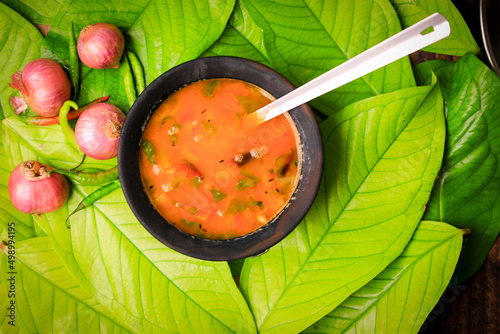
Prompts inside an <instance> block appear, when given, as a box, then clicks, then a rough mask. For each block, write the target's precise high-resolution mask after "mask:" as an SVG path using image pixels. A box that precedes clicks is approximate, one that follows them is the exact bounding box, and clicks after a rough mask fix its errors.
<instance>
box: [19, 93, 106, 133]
mask: <svg viewBox="0 0 500 334" xmlns="http://www.w3.org/2000/svg"><path fill="white" fill-rule="evenodd" d="M108 100H109V95H107V96H103V97H100V98H98V99H95V100H94V101H91V102H89V103H87V104H86V105H84V106H83V107H80V108H79V109H78V110H71V111H70V112H68V121H72V120H74V119H77V118H78V117H80V115H81V114H82V113H83V112H84V111H85V110H86V109H88V108H89V107H91V106H93V105H94V104H97V103H101V102H106V101H108ZM26 121H27V122H28V124H30V125H40V126H47V125H53V124H59V115H57V116H53V117H43V116H28V117H27V118H26Z"/></svg>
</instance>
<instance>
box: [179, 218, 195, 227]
mask: <svg viewBox="0 0 500 334" xmlns="http://www.w3.org/2000/svg"><path fill="white" fill-rule="evenodd" d="M181 223H183V224H185V225H187V226H190V227H193V226H196V222H191V221H189V220H187V219H181Z"/></svg>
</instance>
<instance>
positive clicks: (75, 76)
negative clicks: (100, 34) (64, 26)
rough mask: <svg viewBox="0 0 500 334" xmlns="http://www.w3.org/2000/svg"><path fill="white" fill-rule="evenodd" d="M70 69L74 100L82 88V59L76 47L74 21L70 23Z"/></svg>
mask: <svg viewBox="0 0 500 334" xmlns="http://www.w3.org/2000/svg"><path fill="white" fill-rule="evenodd" d="M68 35H69V71H70V77H71V84H72V85H73V100H76V98H77V96H78V92H79V90H80V61H79V57H78V50H77V48H76V37H75V31H74V29H73V21H72V22H71V24H70V25H69V32H68Z"/></svg>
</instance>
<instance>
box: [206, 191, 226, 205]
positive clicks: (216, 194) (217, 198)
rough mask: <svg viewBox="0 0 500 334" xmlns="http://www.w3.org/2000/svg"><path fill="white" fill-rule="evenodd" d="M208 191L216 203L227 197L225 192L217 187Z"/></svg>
mask: <svg viewBox="0 0 500 334" xmlns="http://www.w3.org/2000/svg"><path fill="white" fill-rule="evenodd" d="M210 192H211V193H212V197H213V198H214V200H215V203H218V202H220V201H222V200H223V199H224V198H226V197H227V194H225V193H223V192H222V191H220V190H217V189H210Z"/></svg>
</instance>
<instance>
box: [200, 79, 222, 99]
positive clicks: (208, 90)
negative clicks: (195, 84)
mask: <svg viewBox="0 0 500 334" xmlns="http://www.w3.org/2000/svg"><path fill="white" fill-rule="evenodd" d="M219 86H220V81H219V80H211V81H209V82H208V83H207V84H206V85H205V87H203V90H202V92H203V95H205V96H206V97H210V98H212V97H214V90H215V89H216V88H217V87H219Z"/></svg>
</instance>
